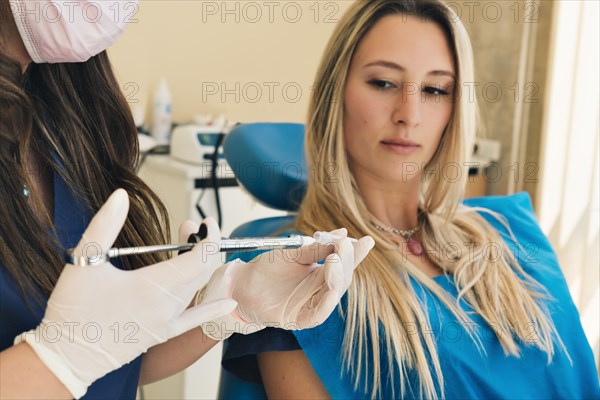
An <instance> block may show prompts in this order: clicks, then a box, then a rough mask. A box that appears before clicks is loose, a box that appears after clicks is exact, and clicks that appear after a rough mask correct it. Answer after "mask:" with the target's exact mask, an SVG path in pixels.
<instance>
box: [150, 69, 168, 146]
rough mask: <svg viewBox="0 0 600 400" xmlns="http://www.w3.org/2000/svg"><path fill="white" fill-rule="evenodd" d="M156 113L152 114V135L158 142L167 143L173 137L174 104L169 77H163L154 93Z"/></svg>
mask: <svg viewBox="0 0 600 400" xmlns="http://www.w3.org/2000/svg"><path fill="white" fill-rule="evenodd" d="M153 105H154V109H153V110H154V113H153V115H152V137H153V138H154V140H156V143H157V144H167V143H169V139H170V137H171V128H172V126H171V125H172V119H173V106H172V104H171V92H170V91H169V87H168V86H167V79H166V78H164V77H163V78H161V80H160V81H159V82H158V87H157V88H156V92H155V93H154V103H153Z"/></svg>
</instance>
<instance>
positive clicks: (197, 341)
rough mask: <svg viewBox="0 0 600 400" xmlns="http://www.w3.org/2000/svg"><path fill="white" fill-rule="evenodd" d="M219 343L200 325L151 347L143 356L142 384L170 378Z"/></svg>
mask: <svg viewBox="0 0 600 400" xmlns="http://www.w3.org/2000/svg"><path fill="white" fill-rule="evenodd" d="M217 343H218V341H216V340H213V339H211V338H209V337H207V336H206V335H205V334H204V332H203V331H202V328H200V327H198V328H195V329H192V330H190V331H188V332H186V333H184V334H183V335H179V336H177V337H174V338H172V339H171V340H168V341H167V342H165V343H162V344H159V345H157V346H154V347H152V348H150V349H149V350H148V352H146V353H145V354H144V356H143V358H142V370H141V373H140V385H147V384H149V383H152V382H156V381H159V380H161V379H164V378H168V377H169V376H171V375H174V374H176V373H177V372H179V371H182V370H184V369H185V368H187V367H189V366H190V365H192V364H193V363H194V362H196V361H197V360H198V359H199V358H200V357H202V356H203V355H204V354H206V352H208V351H209V350H210V349H212V348H213V347H214V345H215V344H217Z"/></svg>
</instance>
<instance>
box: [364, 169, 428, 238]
mask: <svg viewBox="0 0 600 400" xmlns="http://www.w3.org/2000/svg"><path fill="white" fill-rule="evenodd" d="M355 179H356V183H357V185H358V188H359V190H360V192H361V194H362V198H363V200H364V202H365V204H366V206H367V209H368V210H369V211H370V212H371V213H372V214H373V215H374V216H375V217H376V218H377V219H378V220H379V221H380V222H381V223H382V224H384V225H387V226H389V227H394V228H397V229H404V230H409V229H412V228H414V227H415V226H417V222H418V208H419V193H420V189H421V182H420V179H419V178H418V177H414V178H413V179H412V180H410V181H407V182H402V183H390V182H388V181H383V180H379V179H376V178H373V177H367V176H355Z"/></svg>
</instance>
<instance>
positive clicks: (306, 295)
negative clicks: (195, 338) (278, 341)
mask: <svg viewBox="0 0 600 400" xmlns="http://www.w3.org/2000/svg"><path fill="white" fill-rule="evenodd" d="M331 233H332V234H335V235H339V236H341V237H342V238H341V239H340V240H338V241H337V242H336V243H335V246H323V245H320V244H318V243H315V244H313V245H311V246H306V247H302V248H300V249H294V250H275V251H272V252H267V253H263V254H261V255H259V256H257V257H256V258H255V259H254V260H252V261H250V262H249V263H244V262H242V261H241V260H239V259H238V260H235V261H232V262H230V263H229V264H226V265H223V266H222V267H220V268H219V269H218V270H217V272H215V274H214V275H213V277H212V278H211V280H210V281H209V283H208V284H207V286H206V288H205V290H204V292H203V294H202V297H201V303H200V304H203V303H204V302H211V301H214V300H215V299H222V298H224V297H227V296H230V297H231V298H233V299H234V300H235V301H237V303H238V307H237V308H236V309H235V311H234V312H232V313H231V314H229V315H226V316H224V317H221V318H218V319H215V320H214V321H211V322H209V323H205V324H202V329H203V330H204V332H205V333H206V335H207V336H209V337H211V338H213V339H216V340H222V339H226V338H227V337H229V336H231V335H232V334H233V333H242V334H249V333H254V332H256V331H258V330H261V329H263V328H265V327H267V326H274V327H278V328H283V329H294V330H297V329H306V328H312V327H314V326H316V325H319V324H321V323H323V322H324V321H325V320H326V319H327V318H328V317H329V315H330V314H331V312H332V311H333V310H334V309H335V307H336V305H337V304H338V303H339V301H340V299H341V298H342V296H343V295H344V293H345V292H346V290H348V287H349V286H350V283H351V282H352V273H353V272H354V269H355V268H356V267H357V266H358V264H359V263H360V262H361V261H362V260H363V259H364V258H365V257H366V256H367V254H368V253H369V251H370V250H371V248H373V245H374V244H375V242H374V241H373V239H372V238H371V237H369V236H365V237H363V238H362V239H360V240H359V241H358V243H355V244H352V243H351V242H350V239H348V238H346V235H347V231H346V229H340V230H336V231H333V232H331ZM217 235H218V227H217V226H216V224H209V226H208V237H207V239H206V240H208V241H213V240H217V239H216V238H218V236H217ZM334 250H335V253H333V254H332V252H333V251H334ZM323 259H325V263H324V264H323V265H319V264H316V262H318V261H320V260H323Z"/></svg>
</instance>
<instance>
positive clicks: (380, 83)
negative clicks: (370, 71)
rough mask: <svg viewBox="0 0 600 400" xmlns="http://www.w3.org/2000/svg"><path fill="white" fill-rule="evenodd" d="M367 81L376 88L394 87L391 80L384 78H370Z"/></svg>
mask: <svg viewBox="0 0 600 400" xmlns="http://www.w3.org/2000/svg"><path fill="white" fill-rule="evenodd" d="M368 83H369V85H371V86H373V87H374V88H375V89H378V90H384V89H392V88H395V87H396V85H394V84H393V83H392V82H390V81H386V80H384V79H371V80H370V81H369V82H368Z"/></svg>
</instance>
